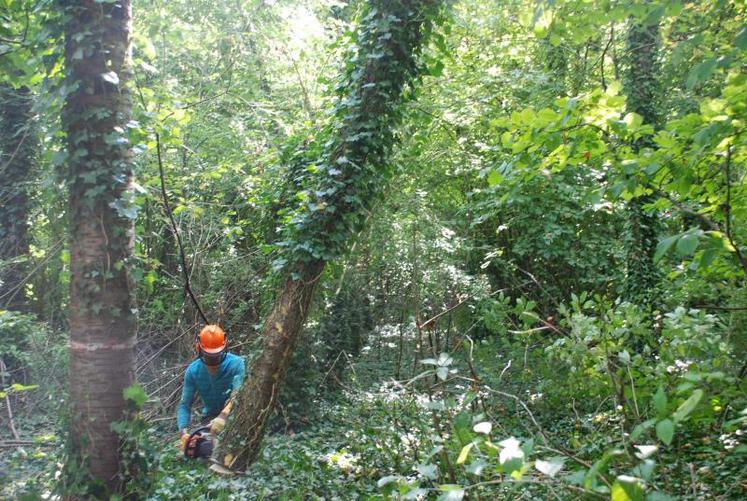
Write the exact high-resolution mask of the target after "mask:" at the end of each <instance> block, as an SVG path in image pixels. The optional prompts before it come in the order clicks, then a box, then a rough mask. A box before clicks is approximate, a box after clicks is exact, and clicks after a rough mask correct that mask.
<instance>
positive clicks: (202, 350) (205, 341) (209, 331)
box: [195, 325, 226, 365]
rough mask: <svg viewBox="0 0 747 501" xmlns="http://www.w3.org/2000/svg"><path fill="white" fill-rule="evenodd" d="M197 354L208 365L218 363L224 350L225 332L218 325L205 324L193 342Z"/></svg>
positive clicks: (221, 359)
mask: <svg viewBox="0 0 747 501" xmlns="http://www.w3.org/2000/svg"><path fill="white" fill-rule="evenodd" d="M195 351H196V352H197V356H198V357H200V358H202V360H203V361H204V362H205V363H206V364H208V365H219V364H220V362H221V361H223V355H224V352H225V351H226V333H225V332H223V329H221V328H220V326H218V325H206V326H205V327H203V329H202V331H200V334H199V336H198V337H197V342H195Z"/></svg>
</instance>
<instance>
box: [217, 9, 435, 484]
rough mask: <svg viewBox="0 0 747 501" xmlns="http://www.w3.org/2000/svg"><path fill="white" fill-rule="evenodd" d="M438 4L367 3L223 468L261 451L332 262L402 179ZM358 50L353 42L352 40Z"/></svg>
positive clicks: (239, 465)
mask: <svg viewBox="0 0 747 501" xmlns="http://www.w3.org/2000/svg"><path fill="white" fill-rule="evenodd" d="M439 7H440V3H439V1H438V0H373V1H371V2H370V3H368V4H367V5H366V11H365V12H364V14H363V17H362V19H361V23H360V25H359V29H358V33H357V35H356V40H355V44H354V47H355V49H354V51H353V53H351V54H350V61H351V62H350V63H349V64H348V66H347V67H346V68H347V69H346V73H345V74H344V75H343V78H342V79H341V80H340V82H341V83H340V86H339V87H338V99H337V103H336V106H335V110H334V111H335V113H334V115H333V117H332V123H331V126H330V127H329V128H328V129H326V130H325V132H326V133H327V134H328V137H322V138H321V140H322V141H323V142H324V147H323V152H322V154H321V157H320V158H317V159H315V161H314V162H312V163H314V164H315V165H317V166H318V168H317V169H315V172H314V173H313V174H308V177H307V178H306V179H305V185H304V188H306V193H307V194H308V199H306V200H305V201H304V202H303V203H301V204H300V205H299V206H298V207H297V208H296V211H295V214H294V217H293V224H289V225H287V226H286V227H285V228H284V235H283V236H284V237H285V246H284V249H286V254H285V259H286V260H287V262H288V263H289V266H288V267H287V269H288V270H290V271H294V272H295V273H293V274H292V275H291V278H289V279H287V280H286V281H285V285H284V287H283V289H282V291H281V292H280V294H279V295H278V297H277V299H276V302H275V305H274V307H273V309H272V312H271V313H270V315H269V317H268V318H267V320H266V321H265V327H264V332H263V337H264V346H263V350H262V353H261V354H260V356H259V357H258V359H257V361H256V363H255V365H254V367H253V369H252V372H251V374H250V375H249V376H248V378H247V382H246V383H245V384H244V386H243V387H242V389H241V392H240V395H239V403H238V406H237V408H236V410H235V411H234V418H233V419H232V420H231V421H229V423H228V428H227V429H226V433H225V438H224V445H223V449H224V451H223V452H228V454H226V455H225V457H224V463H226V464H228V465H229V466H231V467H232V468H235V469H239V470H243V469H245V468H246V467H247V466H249V465H250V464H251V463H252V462H253V461H254V460H255V459H256V458H257V455H258V454H259V450H260V445H261V441H262V437H263V435H264V430H265V425H266V423H267V418H268V417H269V415H270V413H271V412H272V409H273V406H274V404H275V401H276V399H277V396H278V392H279V389H280V386H281V385H282V382H283V376H284V374H285V370H286V368H287V366H288V363H289V361H290V360H291V355H292V354H293V349H294V347H295V346H296V344H297V342H298V339H299V338H300V336H301V330H302V327H303V323H304V321H305V320H306V316H307V314H308V311H309V305H310V303H311V299H312V295H313V292H314V289H315V287H316V284H317V282H318V280H319V276H320V274H321V273H322V271H323V270H324V266H325V263H326V262H327V261H329V260H331V259H334V258H335V257H337V256H338V255H339V254H340V253H341V252H342V251H343V250H344V246H345V244H346V243H347V242H348V241H349V239H350V236H351V235H352V234H354V233H355V232H357V231H359V230H360V229H361V227H362V226H363V222H364V221H365V219H366V215H367V214H368V213H369V210H370V207H371V205H372V203H373V201H374V200H375V199H376V198H377V197H379V196H380V195H381V193H382V191H383V188H384V186H385V182H386V180H387V179H388V178H389V177H391V175H392V174H393V170H394V169H393V167H392V166H391V165H389V163H388V158H389V154H390V152H391V147H392V145H393V143H394V130H393V129H394V126H395V125H396V124H397V121H398V118H399V113H398V109H399V104H400V103H401V101H402V99H403V95H402V94H403V91H404V90H405V88H406V87H407V86H409V85H412V84H413V83H414V82H415V80H416V79H417V77H418V76H419V74H420V71H421V70H422V68H421V67H420V66H419V65H418V61H417V58H418V56H419V54H420V51H421V49H422V46H423V43H424V39H425V37H426V36H427V35H428V34H429V33H430V31H431V23H432V22H433V20H434V18H435V17H436V15H437V12H438V10H439ZM351 45H353V44H351Z"/></svg>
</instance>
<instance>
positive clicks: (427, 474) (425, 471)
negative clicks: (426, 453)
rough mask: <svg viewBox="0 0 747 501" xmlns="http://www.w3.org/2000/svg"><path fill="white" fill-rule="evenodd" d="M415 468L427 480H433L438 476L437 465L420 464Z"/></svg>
mask: <svg viewBox="0 0 747 501" xmlns="http://www.w3.org/2000/svg"><path fill="white" fill-rule="evenodd" d="M417 470H418V473H420V474H421V475H423V477H424V478H427V479H428V480H435V479H436V477H438V466H436V465H435V464H430V463H429V464H421V465H418V468H417Z"/></svg>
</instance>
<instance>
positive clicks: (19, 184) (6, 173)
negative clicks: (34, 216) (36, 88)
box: [0, 85, 36, 311]
mask: <svg viewBox="0 0 747 501" xmlns="http://www.w3.org/2000/svg"><path fill="white" fill-rule="evenodd" d="M31 104H32V101H31V94H30V92H29V89H27V88H25V87H24V88H20V89H14V88H12V87H10V86H8V85H2V86H0V266H1V268H0V307H2V308H5V309H8V310H15V311H24V310H26V309H27V304H26V297H25V295H24V293H23V286H24V280H25V278H26V270H27V267H26V264H25V260H26V258H27V257H28V253H29V238H28V194H27V193H28V192H27V190H28V183H29V179H30V172H31V168H32V166H33V164H34V161H35V151H34V150H35V147H36V134H35V131H34V128H33V126H32V119H33V117H32V112H31Z"/></svg>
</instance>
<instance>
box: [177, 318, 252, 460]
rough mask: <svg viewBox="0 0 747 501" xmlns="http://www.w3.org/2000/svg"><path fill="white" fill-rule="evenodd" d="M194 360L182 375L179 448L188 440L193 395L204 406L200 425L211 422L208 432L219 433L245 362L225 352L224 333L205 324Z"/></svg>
mask: <svg viewBox="0 0 747 501" xmlns="http://www.w3.org/2000/svg"><path fill="white" fill-rule="evenodd" d="M195 351H196V352H197V360H195V361H194V362H192V363H191V364H189V367H187V370H186V372H185V373H184V387H183V389H182V400H181V402H180V403H179V408H178V409H177V411H176V423H177V426H178V427H179V430H181V445H182V449H184V448H185V447H186V443H187V439H188V438H189V431H187V428H188V427H189V423H190V421H191V412H192V411H191V408H192V402H193V400H194V398H195V392H197V393H199V394H200V398H201V399H202V402H203V404H204V407H203V409H202V422H203V423H207V422H208V421H210V432H211V433H213V434H217V433H220V432H221V431H222V430H223V427H224V426H225V424H226V417H227V416H228V413H229V412H231V407H232V405H233V403H232V400H231V396H232V394H233V393H234V392H235V391H236V390H238V389H239V387H240V386H241V383H242V382H243V380H244V359H243V358H241V357H240V356H238V355H234V354H232V353H228V351H227V350H226V334H225V332H223V329H221V328H220V327H219V326H217V325H207V326H205V328H203V329H202V331H201V332H200V336H199V338H198V339H197V341H196V343H195Z"/></svg>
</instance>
